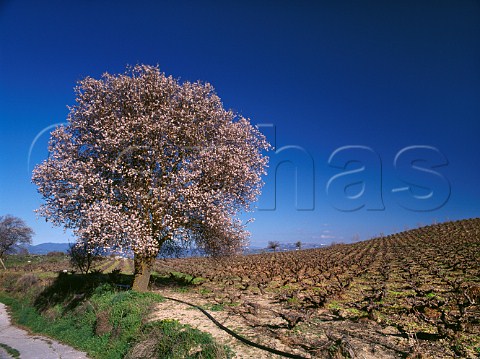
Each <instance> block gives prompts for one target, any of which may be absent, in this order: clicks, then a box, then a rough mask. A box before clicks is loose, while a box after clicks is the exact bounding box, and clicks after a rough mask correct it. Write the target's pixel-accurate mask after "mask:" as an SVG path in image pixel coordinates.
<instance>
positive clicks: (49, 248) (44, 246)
mask: <svg viewBox="0 0 480 359" xmlns="http://www.w3.org/2000/svg"><path fill="white" fill-rule="evenodd" d="M69 248H70V243H40V244H37V245H35V246H31V245H30V246H27V249H28V252H29V253H30V254H47V253H49V252H64V253H66V252H67V250H68V249H69Z"/></svg>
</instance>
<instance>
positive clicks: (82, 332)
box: [0, 274, 229, 359]
mask: <svg viewBox="0 0 480 359" xmlns="http://www.w3.org/2000/svg"><path fill="white" fill-rule="evenodd" d="M32 276H33V275H32V274H27V275H24V276H23V277H20V278H19V277H18V276H15V277H14V278H12V279H11V281H10V285H9V287H8V288H7V289H6V288H5V287H3V288H0V302H3V303H5V304H6V305H8V306H9V308H10V311H11V314H12V320H13V322H14V323H16V324H18V325H21V326H24V327H27V328H29V329H30V330H31V331H32V332H35V333H39V334H44V335H47V336H50V337H52V338H55V339H57V340H59V341H61V342H63V343H65V344H68V345H71V346H73V347H75V348H77V349H79V350H82V351H85V352H87V354H88V355H89V356H90V357H92V358H102V359H103V358H105V359H117V358H124V357H128V358H132V359H134V358H142V357H145V356H143V354H141V353H140V354H138V353H137V354H138V355H136V354H135V351H137V352H138V350H140V349H141V347H142V345H145V343H146V344H147V347H148V346H149V345H150V346H151V344H152V343H157V344H155V345H154V347H155V348H153V349H152V348H150V349H148V350H150V351H151V353H154V352H155V353H157V352H158V356H157V357H158V358H187V357H192V358H193V357H195V358H200V357H201V358H226V357H228V355H226V353H229V350H228V349H227V348H224V347H223V346H219V345H218V344H216V343H215V341H214V340H213V338H212V337H211V336H210V335H209V334H206V333H203V332H200V331H198V330H195V329H193V328H191V327H188V326H182V325H181V324H179V323H177V322H175V323H173V322H169V321H167V322H148V320H147V318H148V315H149V313H150V311H151V308H152V307H153V306H154V305H155V303H158V302H160V301H162V300H164V299H163V298H162V297H161V296H160V295H158V294H154V293H139V292H135V291H124V290H119V289H117V288H116V287H115V286H113V285H112V284H109V283H106V282H105V281H107V280H108V276H107V275H94V274H92V275H79V274H75V275H72V274H68V275H67V274H60V275H59V277H58V278H57V279H56V280H55V281H54V282H53V283H51V284H50V285H49V286H47V287H45V288H44V287H43V286H44V284H45V283H42V282H40V281H39V282H38V283H37V282H35V283H34V284H33V285H32V286H31V287H33V288H37V287H38V288H40V289H38V288H37V290H31V288H25V286H20V285H19V284H18V283H22V281H25V280H26V279H27V280H29V281H30V280H32ZM24 278H26V279H24ZM28 283H30V282H28ZM32 283H33V281H32ZM0 286H3V282H2V284H0ZM41 288H44V289H43V291H41ZM2 289H3V290H2ZM172 323H173V324H172ZM177 331H178V332H177ZM152 338H154V339H155V340H152ZM139 348H140V349H139ZM140 351H141V350H140ZM179 353H180V354H179ZM190 355H192V356H190ZM148 357H152V356H151V355H150V354H148Z"/></svg>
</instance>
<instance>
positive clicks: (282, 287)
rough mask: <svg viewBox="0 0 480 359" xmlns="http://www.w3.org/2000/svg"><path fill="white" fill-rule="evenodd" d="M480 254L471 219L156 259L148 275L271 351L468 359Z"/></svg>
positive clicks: (479, 232)
mask: <svg viewBox="0 0 480 359" xmlns="http://www.w3.org/2000/svg"><path fill="white" fill-rule="evenodd" d="M479 254H480V219H470V220H462V221H456V222H448V223H442V224H436V225H431V226H427V227H423V228H419V229H414V230H409V231H405V232H401V233H398V234H394V235H390V236H386V237H380V238H375V239H371V240H368V241H363V242H358V243H354V244H349V245H345V244H343V245H335V246H330V247H327V248H321V249H311V250H302V251H295V252H284V253H265V254H257V255H250V256H239V257H235V258H224V259H207V258H185V259H170V260H163V261H158V262H157V266H156V270H157V272H159V273H163V274H168V273H175V272H182V273H186V274H188V275H189V276H191V277H189V278H188V279H189V280H190V281H191V282H192V283H201V284H197V285H196V287H197V288H198V291H199V292H201V293H203V297H204V298H207V299H209V300H211V301H213V302H214V303H222V304H223V305H228V306H230V311H231V312H234V313H236V314H237V315H239V316H241V317H242V318H243V322H244V324H245V325H246V326H248V327H249V328H250V329H249V332H250V335H251V336H252V337H256V338H263V339H262V340H265V341H266V342H270V343H271V345H276V346H282V345H283V346H287V347H289V348H294V349H297V350H299V351H301V352H303V353H304V354H307V353H308V355H313V356H320V357H322V356H326V355H327V354H328V353H330V354H332V353H331V351H332V350H333V349H332V345H333V346H334V347H335V351H337V352H338V353H343V354H342V355H347V354H345V353H348V351H349V350H350V351H351V353H350V354H348V355H350V356H352V355H353V353H356V355H357V356H360V357H362V356H363V357H372V358H375V357H385V358H387V357H392V358H393V357H398V356H399V355H400V356H401V355H407V354H412V353H423V355H427V357H429V356H430V357H434V358H442V357H452V356H459V357H472V358H473V357H476V355H478V354H479V353H480V340H479V334H480V327H479V322H480V310H479V305H478V302H479V300H480V294H479V293H480V282H479V281H480V260H479V259H480V258H479ZM170 275H171V274H170ZM272 323H275V324H272ZM335 343H336V344H335ZM326 348H330V349H332V350H330V352H329V351H328V350H327V349H326ZM402 353H403V354H402ZM328 355H329V354H328ZM339 355H340V354H339ZM347 357H348V356H347Z"/></svg>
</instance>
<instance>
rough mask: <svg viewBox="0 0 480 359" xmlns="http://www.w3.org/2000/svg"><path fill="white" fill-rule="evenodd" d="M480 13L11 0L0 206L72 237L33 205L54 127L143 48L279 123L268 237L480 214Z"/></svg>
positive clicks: (5, 5) (342, 5) (46, 234)
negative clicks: (92, 84)
mask: <svg viewBox="0 0 480 359" xmlns="http://www.w3.org/2000/svg"><path fill="white" fill-rule="evenodd" d="M479 19H480V3H479V2H478V1H473V0H472V1H468V0H462V1H458V0H452V1H440V0H432V1H420V2H419V1H414V0H411V1H410V0H407V1H381V0H379V1H296V2H293V1H292V2H282V1H266V2H262V4H258V3H257V2H254V1H228V2H223V3H222V2H197V1H178V2H171V1H169V2H166V1H165V2H164V1H158V2H157V1H151V2H146V1H129V2H125V1H68V2H65V1H2V2H0V119H1V132H0V136H1V137H0V140H1V141H0V146H1V152H0V153H1V155H0V158H1V168H2V171H1V173H0V185H1V186H0V214H7V213H10V214H13V215H16V216H19V217H22V218H24V219H25V220H26V221H27V223H28V224H29V225H30V226H31V227H32V228H33V229H34V230H35V232H36V235H35V237H34V243H35V244H37V243H42V242H63V241H67V240H68V239H69V235H68V234H65V233H63V231H62V230H61V229H58V228H52V227H51V226H50V224H49V223H45V221H44V220H43V219H38V220H36V219H35V214H34V213H33V210H34V209H35V208H37V207H38V206H39V204H40V202H41V198H40V196H39V195H38V194H37V193H36V189H35V187H34V186H33V185H32V184H31V183H30V178H31V170H32V169H33V167H34V165H35V164H36V163H38V162H40V161H41V160H42V159H44V158H45V157H46V156H47V141H48V136H49V130H47V131H44V130H45V129H47V128H49V126H52V125H54V124H58V123H62V122H64V121H65V118H66V115H67V113H68V110H67V108H66V106H67V105H72V104H73V102H74V94H73V87H74V86H75V83H76V81H78V80H80V79H82V78H84V77H85V76H92V77H99V76H101V74H102V73H103V72H106V71H107V72H110V73H120V72H124V70H125V66H126V65H134V64H137V63H145V64H152V65H155V64H159V65H160V68H161V70H162V71H164V72H166V73H167V74H168V75H173V76H174V77H180V78H181V79H185V80H197V79H200V80H203V81H208V82H210V83H212V84H213V85H214V86H215V88H216V90H217V92H218V94H219V96H220V97H221V98H222V99H223V101H224V104H225V106H226V107H228V108H233V109H235V110H237V111H239V112H241V113H242V114H243V115H244V116H247V117H249V118H251V120H252V122H253V123H254V124H270V127H269V126H265V125H262V127H261V128H262V131H264V132H265V134H266V135H267V136H268V138H269V139H270V141H272V142H276V148H277V150H278V152H277V153H271V156H272V164H273V166H272V167H270V171H269V174H268V176H267V177H266V178H265V182H266V187H265V191H264V196H263V197H262V199H261V200H262V201H263V202H260V203H259V207H260V209H268V208H271V207H272V206H273V202H272V199H273V198H274V183H275V178H276V179H277V187H276V198H277V201H276V208H275V210H268V211H261V210H259V211H257V212H255V213H254V214H253V216H254V217H255V218H256V221H255V222H254V223H253V224H251V225H250V226H249V229H250V231H251V232H252V244H254V245H264V244H265V243H266V242H267V241H269V240H279V241H281V242H293V241H296V240H302V241H304V242H314V243H328V242H330V241H332V240H335V241H346V242H348V241H350V240H351V238H352V237H353V236H354V235H355V234H358V235H359V236H360V238H361V239H365V238H369V237H371V236H373V235H375V234H379V233H381V232H384V233H391V232H394V231H399V230H402V229H404V228H406V227H410V228H412V227H415V226H416V225H417V224H419V223H422V224H430V223H432V222H433V221H435V220H436V221H444V220H446V219H447V218H449V219H460V218H467V217H478V216H479V215H480V213H479V212H480V211H479V210H480V187H479V183H480V168H479V155H480V141H479V135H480V21H479ZM273 127H274V128H275V131H274V130H273ZM50 130H51V128H50ZM42 131H44V132H42ZM275 132H276V136H274V133H275ZM36 138H37V141H34V140H35V139H36ZM288 146H291V147H288ZM345 146H347V147H345ZM352 146H357V147H352ZM359 146H361V147H359ZM410 146H424V147H414V148H409V147H410ZM342 148H343V149H342ZM29 153H30V154H31V155H30V156H29ZM397 155H398V158H397V165H396V166H394V160H395V158H396V156H397ZM330 157H332V158H331V165H334V166H337V167H333V166H331V165H330V164H329V158H330ZM414 160H416V162H414V163H413V165H412V161H414ZM285 161H286V162H285ZM288 161H290V164H289V163H288ZM447 161H448V162H447ZM282 162H285V163H283V164H280V165H279V166H278V167H277V164H278V163H282ZM413 166H417V167H416V168H414V167H413ZM435 166H438V167H435ZM295 171H296V173H297V175H298V176H297V180H296V181H295V176H294V174H295ZM346 171H350V172H349V173H346ZM312 173H313V174H314V177H312ZM335 176H337V177H335ZM380 179H381V181H380ZM296 184H297V185H298V186H297V187H298V189H297V195H296V194H295V192H296V191H295V185H296ZM328 184H330V186H329V187H328V194H327V185H328ZM344 187H347V188H346V189H345V190H344ZM362 188H363V190H364V192H361V190H362ZM402 188H403V189H404V190H401V189H402ZM408 188H410V189H411V191H410V190H408ZM392 189H397V190H396V191H393V192H392ZM398 189H400V190H398ZM405 189H407V190H405ZM296 196H297V197H298V198H297V207H299V208H300V209H304V210H301V211H300V210H297V208H296V206H295V198H296ZM414 196H417V197H414ZM422 196H423V197H422ZM349 197H351V198H349ZM355 197H356V198H355ZM313 205H314V207H313ZM357 208H358V209H357ZM308 209H310V210H308ZM346 210H348V211H346ZM419 210H421V211H419Z"/></svg>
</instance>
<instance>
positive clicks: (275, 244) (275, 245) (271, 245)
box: [267, 241, 280, 252]
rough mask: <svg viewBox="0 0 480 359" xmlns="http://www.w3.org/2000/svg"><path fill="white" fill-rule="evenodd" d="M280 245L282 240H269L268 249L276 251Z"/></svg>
mask: <svg viewBox="0 0 480 359" xmlns="http://www.w3.org/2000/svg"><path fill="white" fill-rule="evenodd" d="M278 247H280V242H278V241H269V242H268V246H267V248H268V249H273V251H274V252H276V251H277V248H278Z"/></svg>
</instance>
